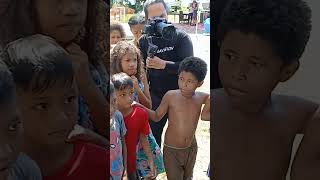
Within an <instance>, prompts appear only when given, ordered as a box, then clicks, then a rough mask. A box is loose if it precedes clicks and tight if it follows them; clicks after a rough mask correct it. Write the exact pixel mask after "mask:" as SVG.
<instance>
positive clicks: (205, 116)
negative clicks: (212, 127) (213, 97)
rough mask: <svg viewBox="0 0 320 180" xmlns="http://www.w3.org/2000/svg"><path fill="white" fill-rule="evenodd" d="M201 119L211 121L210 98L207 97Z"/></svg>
mask: <svg viewBox="0 0 320 180" xmlns="http://www.w3.org/2000/svg"><path fill="white" fill-rule="evenodd" d="M201 119H202V120H204V121H210V96H208V97H207V99H206V102H205V104H204V107H203V109H202V112H201Z"/></svg>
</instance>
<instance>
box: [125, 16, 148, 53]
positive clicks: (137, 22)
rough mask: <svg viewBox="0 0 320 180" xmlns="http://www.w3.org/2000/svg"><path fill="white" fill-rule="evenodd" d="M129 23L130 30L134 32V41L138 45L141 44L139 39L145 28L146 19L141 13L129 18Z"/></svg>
mask: <svg viewBox="0 0 320 180" xmlns="http://www.w3.org/2000/svg"><path fill="white" fill-rule="evenodd" d="M128 24H129V27H130V31H131V32H132V34H133V40H132V43H133V44H134V45H135V46H137V47H138V46H139V44H138V43H139V39H140V37H141V36H142V31H143V28H144V24H145V19H144V17H143V16H141V15H134V16H132V17H131V18H130V19H129V21H128Z"/></svg>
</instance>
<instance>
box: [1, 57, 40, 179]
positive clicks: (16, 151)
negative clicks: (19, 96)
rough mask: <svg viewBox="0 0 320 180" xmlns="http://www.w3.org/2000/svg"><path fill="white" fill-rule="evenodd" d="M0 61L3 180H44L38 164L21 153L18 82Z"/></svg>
mask: <svg viewBox="0 0 320 180" xmlns="http://www.w3.org/2000/svg"><path fill="white" fill-rule="evenodd" d="M2 60H3V59H1V61H0V117H1V120H0V127H1V131H0V179H3V180H4V179H8V180H20V179H26V180H41V172H40V169H39V167H38V166H37V165H36V163H35V162H34V161H33V160H31V159H30V158H29V157H28V156H26V155H25V154H24V153H21V152H20V151H21V150H22V149H21V148H22V147H21V145H22V142H23V126H22V117H21V115H20V113H19V112H18V108H17V104H16V92H15V85H14V82H13V79H12V76H11V74H10V72H9V70H8V69H7V67H6V66H5V65H4V64H3V63H2Z"/></svg>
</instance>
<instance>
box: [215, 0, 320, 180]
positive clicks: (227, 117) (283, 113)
mask: <svg viewBox="0 0 320 180" xmlns="http://www.w3.org/2000/svg"><path fill="white" fill-rule="evenodd" d="M310 16H311V10H310V8H309V7H308V6H307V5H306V3H305V2H303V1H302V0H242V1H232V2H230V4H229V5H228V7H227V8H226V9H225V11H224V14H223V16H222V19H221V25H220V27H219V28H220V34H219V41H220V62H219V75H220V78H221V82H222V85H223V89H219V90H213V91H212V99H213V101H212V103H213V119H214V123H213V128H214V129H213V132H214V137H213V147H214V149H213V176H214V178H215V179H217V180H221V179H223V180H235V179H237V180H257V179H259V180H284V179H285V177H286V173H287V170H288V166H289V162H290V157H291V148H292V145H293V140H294V138H295V135H296V134H298V133H303V131H304V128H305V125H306V123H307V121H308V120H309V119H310V117H311V116H312V114H313V113H314V112H315V110H316V109H317V107H318V105H317V104H314V103H312V102H309V101H306V100H303V99H299V98H296V97H289V96H284V95H276V94H273V93H272V91H273V90H274V88H275V87H276V86H277V85H278V83H279V82H285V81H287V80H288V79H289V78H290V77H292V76H293V75H294V73H295V72H296V70H297V69H298V67H299V59H300V57H301V55H302V53H303V51H304V49H305V46H306V44H307V42H308V39H309V35H310V31H311V20H310V19H311V17H310Z"/></svg>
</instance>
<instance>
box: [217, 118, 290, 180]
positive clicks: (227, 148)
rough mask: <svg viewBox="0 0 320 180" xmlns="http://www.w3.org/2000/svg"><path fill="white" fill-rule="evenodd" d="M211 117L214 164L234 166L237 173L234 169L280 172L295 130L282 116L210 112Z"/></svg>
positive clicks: (266, 172) (287, 156) (285, 162)
mask: <svg viewBox="0 0 320 180" xmlns="http://www.w3.org/2000/svg"><path fill="white" fill-rule="evenodd" d="M213 119H214V123H213V125H214V127H213V128H214V129H213V133H214V134H213V147H214V149H213V156H214V159H215V162H216V166H217V167H218V166H225V167H227V168H230V169H232V168H235V172H234V173H235V174H238V173H241V172H240V171H238V170H241V171H243V172H247V173H249V170H250V172H252V171H255V172H259V173H260V174H270V175H272V173H275V174H279V173H280V174H281V173H282V171H283V170H284V169H283V168H287V165H288V163H289V160H290V155H291V147H292V143H293V140H294V137H295V135H296V130H295V129H294V128H292V127H294V125H293V126H291V125H290V120H288V119H286V117H285V116H282V115H281V114H277V115H272V116H262V117H259V118H254V119H250V118H245V117H242V116H241V115H239V114H236V113H232V112H229V113H226V112H223V113H221V114H220V113H218V112H214V116H213ZM288 123H289V124H288ZM236 167H238V168H236ZM262 167H263V168H262ZM220 170H221V169H220ZM280 170H281V171H280ZM284 171H286V170H284ZM252 174H254V173H252ZM239 176H241V175H240V174H239ZM269 177H270V176H269ZM240 179H241V178H240Z"/></svg>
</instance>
